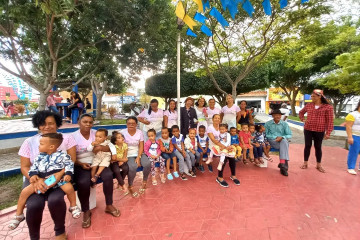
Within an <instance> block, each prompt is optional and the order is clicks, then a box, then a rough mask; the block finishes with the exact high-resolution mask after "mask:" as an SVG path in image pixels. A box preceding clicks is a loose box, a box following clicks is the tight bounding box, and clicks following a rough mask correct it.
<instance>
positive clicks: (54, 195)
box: [19, 111, 76, 239]
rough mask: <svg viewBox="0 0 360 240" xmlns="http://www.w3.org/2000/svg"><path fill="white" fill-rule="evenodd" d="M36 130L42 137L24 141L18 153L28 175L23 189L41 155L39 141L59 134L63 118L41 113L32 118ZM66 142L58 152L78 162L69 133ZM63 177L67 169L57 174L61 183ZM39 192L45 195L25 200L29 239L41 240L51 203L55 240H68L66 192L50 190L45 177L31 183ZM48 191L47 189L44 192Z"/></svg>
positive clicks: (22, 171)
mask: <svg viewBox="0 0 360 240" xmlns="http://www.w3.org/2000/svg"><path fill="white" fill-rule="evenodd" d="M32 123H33V125H34V127H35V128H37V129H39V134H37V135H35V136H33V137H30V138H28V139H26V140H25V141H24V143H23V144H22V145H21V148H20V150H19V155H20V161H21V173H22V174H23V175H24V176H25V180H24V183H23V187H26V186H28V185H29V184H30V183H29V174H28V172H29V170H30V167H31V165H32V164H33V162H34V159H35V158H36V157H37V156H38V155H39V145H40V138H41V135H42V134H46V133H56V131H57V129H58V128H59V127H60V126H61V124H62V118H61V116H60V115H58V114H57V113H53V112H50V111H38V112H37V113H36V114H35V115H34V116H33V118H32ZM63 138H64V140H63V142H62V144H61V145H60V147H59V148H58V150H63V151H67V153H68V154H69V155H70V157H71V159H72V160H73V161H74V162H75V161H76V149H75V145H76V142H75V141H74V139H73V138H72V137H71V135H69V134H63ZM63 175H64V170H62V171H60V172H58V173H55V174H54V176H55V178H56V180H57V182H58V181H60V179H61V178H62V176H63ZM32 184H33V185H34V187H35V190H36V192H37V191H38V190H40V191H41V192H42V193H43V194H35V193H34V194H32V195H31V196H30V197H29V198H28V199H27V201H26V207H27V211H26V222H27V225H28V228H29V235H30V239H40V225H41V222H42V215H43V211H44V208H45V201H48V208H49V211H50V214H51V218H52V219H53V221H54V224H55V227H54V230H55V235H56V239H66V234H65V216H66V204H65V201H64V192H63V190H61V188H56V189H53V188H48V187H47V185H46V184H45V183H44V179H43V178H39V179H38V180H37V181H36V182H35V183H32ZM44 189H45V190H44Z"/></svg>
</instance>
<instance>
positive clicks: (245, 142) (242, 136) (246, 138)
mask: <svg viewBox="0 0 360 240" xmlns="http://www.w3.org/2000/svg"><path fill="white" fill-rule="evenodd" d="M239 140H240V147H241V148H242V150H243V162H244V164H248V162H247V156H246V153H247V150H249V157H250V161H251V162H254V155H253V147H252V145H251V133H250V131H249V125H248V124H247V123H243V124H241V131H240V133H239Z"/></svg>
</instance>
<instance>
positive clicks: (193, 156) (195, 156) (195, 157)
mask: <svg viewBox="0 0 360 240" xmlns="http://www.w3.org/2000/svg"><path fill="white" fill-rule="evenodd" d="M186 153H187V154H189V157H190V160H191V166H195V162H197V163H198V162H199V159H200V153H199V152H198V151H195V154H193V153H192V152H190V151H186Z"/></svg>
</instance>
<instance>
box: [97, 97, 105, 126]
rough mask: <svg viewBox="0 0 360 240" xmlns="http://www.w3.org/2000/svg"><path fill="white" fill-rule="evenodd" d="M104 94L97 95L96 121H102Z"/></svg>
mask: <svg viewBox="0 0 360 240" xmlns="http://www.w3.org/2000/svg"><path fill="white" fill-rule="evenodd" d="M103 95H104V94H96V120H101V102H102V97H103Z"/></svg>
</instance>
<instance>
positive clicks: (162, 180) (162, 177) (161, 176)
mask: <svg viewBox="0 0 360 240" xmlns="http://www.w3.org/2000/svg"><path fill="white" fill-rule="evenodd" d="M160 181H161V182H162V183H165V175H164V174H160Z"/></svg>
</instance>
